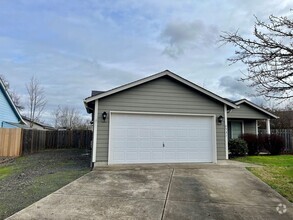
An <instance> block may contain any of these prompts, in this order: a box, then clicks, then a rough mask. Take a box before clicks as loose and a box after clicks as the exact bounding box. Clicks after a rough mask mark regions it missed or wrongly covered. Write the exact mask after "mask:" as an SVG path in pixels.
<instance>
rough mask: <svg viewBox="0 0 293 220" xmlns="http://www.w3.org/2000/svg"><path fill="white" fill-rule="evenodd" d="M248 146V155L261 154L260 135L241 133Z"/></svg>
mask: <svg viewBox="0 0 293 220" xmlns="http://www.w3.org/2000/svg"><path fill="white" fill-rule="evenodd" d="M241 139H243V140H244V141H245V142H246V144H247V148H248V155H258V154H259V142H258V136H257V135H255V134H248V133H247V134H243V135H241Z"/></svg>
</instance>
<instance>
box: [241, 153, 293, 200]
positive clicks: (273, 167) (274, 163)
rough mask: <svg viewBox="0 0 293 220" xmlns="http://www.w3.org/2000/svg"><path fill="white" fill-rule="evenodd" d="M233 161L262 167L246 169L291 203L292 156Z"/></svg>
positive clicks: (243, 158)
mask: <svg viewBox="0 0 293 220" xmlns="http://www.w3.org/2000/svg"><path fill="white" fill-rule="evenodd" d="M235 160H237V161H241V162H246V163H254V164H258V165H262V166H263V167H259V168H256V167H254V168H247V169H248V170H250V171H251V172H252V173H253V174H254V175H256V176H257V177H259V178H260V179H261V180H262V181H264V182H265V183H267V184H268V185H270V186H271V187H272V188H273V189H275V190H276V191H277V192H279V193H280V194H281V195H283V196H284V197H285V198H287V199H288V200H289V201H290V202H293V155H279V156H269V155H263V156H246V157H239V158H235Z"/></svg>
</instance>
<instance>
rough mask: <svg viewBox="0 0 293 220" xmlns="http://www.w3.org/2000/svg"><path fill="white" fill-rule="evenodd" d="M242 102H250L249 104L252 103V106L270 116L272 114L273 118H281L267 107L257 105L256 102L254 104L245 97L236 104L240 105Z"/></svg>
mask: <svg viewBox="0 0 293 220" xmlns="http://www.w3.org/2000/svg"><path fill="white" fill-rule="evenodd" d="M242 103H246V104H248V105H250V106H252V107H254V108H256V109H258V110H259V111H262V112H264V113H266V114H267V115H269V116H271V117H273V118H275V119H276V118H279V117H278V116H276V115H274V114H272V113H270V112H268V111H266V110H265V109H263V108H261V107H259V106H257V105H256V104H254V103H252V102H250V101H248V100H246V99H243V100H240V101H238V102H235V104H236V105H240V104H242Z"/></svg>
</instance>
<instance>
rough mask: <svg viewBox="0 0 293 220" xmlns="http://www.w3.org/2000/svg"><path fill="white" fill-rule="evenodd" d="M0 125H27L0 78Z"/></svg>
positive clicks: (8, 126) (12, 126)
mask: <svg viewBox="0 0 293 220" xmlns="http://www.w3.org/2000/svg"><path fill="white" fill-rule="evenodd" d="M0 127H1V128H18V127H27V125H26V124H25V122H24V120H23V118H22V117H21V115H20V113H19V111H18V109H17V107H16V106H15V104H14V103H13V101H12V99H11V97H10V95H9V93H8V91H7V89H6V87H5V86H4V83H3V82H2V80H1V79H0Z"/></svg>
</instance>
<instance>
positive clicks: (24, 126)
mask: <svg viewBox="0 0 293 220" xmlns="http://www.w3.org/2000/svg"><path fill="white" fill-rule="evenodd" d="M2 123H5V124H9V125H12V126H13V127H18V128H25V129H28V128H29V126H28V125H27V124H20V123H15V122H9V121H3V122H2Z"/></svg>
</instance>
